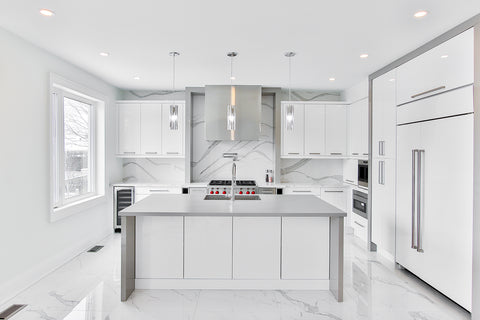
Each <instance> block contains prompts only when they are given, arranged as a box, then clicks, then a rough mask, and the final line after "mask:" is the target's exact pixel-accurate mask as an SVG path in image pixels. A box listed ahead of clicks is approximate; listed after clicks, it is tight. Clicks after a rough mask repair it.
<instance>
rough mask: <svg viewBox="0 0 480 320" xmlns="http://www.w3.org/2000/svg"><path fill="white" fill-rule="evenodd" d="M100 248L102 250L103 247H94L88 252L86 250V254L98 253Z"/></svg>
mask: <svg viewBox="0 0 480 320" xmlns="http://www.w3.org/2000/svg"><path fill="white" fill-rule="evenodd" d="M102 248H103V246H95V247H93V248H91V249H90V250H88V251H87V252H98V251H100V249H102Z"/></svg>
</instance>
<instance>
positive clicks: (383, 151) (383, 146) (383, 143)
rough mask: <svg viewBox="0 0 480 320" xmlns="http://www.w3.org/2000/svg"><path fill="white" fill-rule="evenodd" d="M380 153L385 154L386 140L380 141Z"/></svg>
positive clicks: (380, 154)
mask: <svg viewBox="0 0 480 320" xmlns="http://www.w3.org/2000/svg"><path fill="white" fill-rule="evenodd" d="M378 155H379V156H384V155H385V140H380V141H378Z"/></svg>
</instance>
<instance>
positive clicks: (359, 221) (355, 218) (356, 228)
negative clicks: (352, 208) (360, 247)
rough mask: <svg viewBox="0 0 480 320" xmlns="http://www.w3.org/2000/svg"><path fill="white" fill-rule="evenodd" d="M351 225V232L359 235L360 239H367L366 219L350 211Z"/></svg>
mask: <svg viewBox="0 0 480 320" xmlns="http://www.w3.org/2000/svg"><path fill="white" fill-rule="evenodd" d="M350 223H351V226H352V228H353V234H354V235H355V236H357V237H359V238H360V239H361V240H362V241H364V242H367V241H368V220H367V219H365V218H364V217H362V216H359V215H358V214H356V213H355V212H353V213H352V217H351V222H350Z"/></svg>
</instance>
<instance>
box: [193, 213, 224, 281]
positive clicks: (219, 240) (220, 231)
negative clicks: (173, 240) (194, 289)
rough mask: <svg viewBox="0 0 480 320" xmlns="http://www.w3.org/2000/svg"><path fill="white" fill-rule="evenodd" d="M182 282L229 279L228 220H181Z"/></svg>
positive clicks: (201, 218) (195, 218)
mask: <svg viewBox="0 0 480 320" xmlns="http://www.w3.org/2000/svg"><path fill="white" fill-rule="evenodd" d="M185 278H190V279H231V278H232V217H185Z"/></svg>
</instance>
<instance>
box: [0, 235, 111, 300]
mask: <svg viewBox="0 0 480 320" xmlns="http://www.w3.org/2000/svg"><path fill="white" fill-rule="evenodd" d="M112 232H113V230H110V229H106V230H104V231H103V232H102V233H101V235H99V236H97V237H95V238H92V239H88V240H85V241H82V242H81V243H79V244H78V245H76V246H74V247H71V248H68V249H65V250H63V251H62V252H59V253H58V254H56V255H55V256H52V257H49V258H47V259H46V260H44V261H43V262H41V263H39V264H37V265H34V266H32V268H30V269H29V270H28V271H26V272H24V273H22V274H19V275H17V276H16V277H14V278H13V279H11V280H10V281H8V282H7V283H5V284H3V285H1V286H0V306H1V305H3V304H5V303H6V302H8V300H10V299H12V298H13V297H15V296H17V295H18V294H19V293H21V292H22V291H24V290H26V289H28V288H29V287H31V286H32V285H34V284H35V283H36V282H38V281H39V280H41V279H42V278H44V277H45V276H47V275H48V274H50V273H51V272H53V271H55V270H56V269H58V268H60V267H61V266H63V265H64V264H65V263H67V262H69V261H70V260H72V259H73V258H75V257H76V256H78V255H79V254H81V253H83V252H85V251H86V250H88V249H90V248H91V247H92V246H93V245H95V244H97V243H98V242H99V241H101V240H103V239H105V238H106V237H107V236H109V235H110V234H112Z"/></svg>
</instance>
